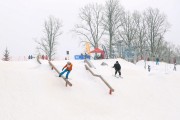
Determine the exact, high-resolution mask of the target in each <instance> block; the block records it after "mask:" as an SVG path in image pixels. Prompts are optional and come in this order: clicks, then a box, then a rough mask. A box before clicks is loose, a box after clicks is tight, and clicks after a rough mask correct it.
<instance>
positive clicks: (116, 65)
mask: <svg viewBox="0 0 180 120" xmlns="http://www.w3.org/2000/svg"><path fill="white" fill-rule="evenodd" d="M113 68H114V69H115V76H116V74H117V72H118V73H119V77H121V65H120V64H119V62H118V61H116V63H115V64H114V66H113Z"/></svg>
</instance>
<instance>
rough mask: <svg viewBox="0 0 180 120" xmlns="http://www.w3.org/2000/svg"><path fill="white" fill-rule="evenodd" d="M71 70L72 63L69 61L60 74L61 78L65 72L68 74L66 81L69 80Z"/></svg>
mask: <svg viewBox="0 0 180 120" xmlns="http://www.w3.org/2000/svg"><path fill="white" fill-rule="evenodd" d="M64 69H65V70H64ZM71 70H72V63H71V62H69V61H68V62H67V64H66V65H65V66H64V67H63V69H62V72H61V73H60V74H59V77H61V76H62V75H63V74H64V73H65V72H67V73H66V79H68V76H69V73H70V72H71Z"/></svg>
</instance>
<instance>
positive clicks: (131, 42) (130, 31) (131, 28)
mask: <svg viewBox="0 0 180 120" xmlns="http://www.w3.org/2000/svg"><path fill="white" fill-rule="evenodd" d="M123 17H124V22H123V24H122V27H121V29H119V34H118V35H119V39H122V40H123V42H124V43H125V44H126V46H127V48H128V50H130V49H132V47H133V49H135V48H134V47H136V45H135V44H136V42H135V40H136V37H137V26H136V24H135V21H134V20H133V16H132V14H131V13H130V12H126V13H125V14H124V16H123Z"/></svg>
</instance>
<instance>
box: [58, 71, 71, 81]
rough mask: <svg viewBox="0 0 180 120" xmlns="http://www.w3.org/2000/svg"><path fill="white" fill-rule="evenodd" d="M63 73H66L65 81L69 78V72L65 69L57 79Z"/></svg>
mask: <svg viewBox="0 0 180 120" xmlns="http://www.w3.org/2000/svg"><path fill="white" fill-rule="evenodd" d="M65 72H67V73H66V79H68V76H69V73H70V71H69V70H67V69H65V70H64V71H62V72H61V73H60V74H59V77H61V76H62V75H63V74H64V73H65Z"/></svg>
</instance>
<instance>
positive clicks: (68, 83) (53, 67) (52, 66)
mask: <svg viewBox="0 0 180 120" xmlns="http://www.w3.org/2000/svg"><path fill="white" fill-rule="evenodd" d="M49 65H50V66H51V68H52V70H53V69H54V70H55V71H56V72H57V73H58V74H59V73H60V72H59V70H58V69H57V68H56V67H55V66H54V65H53V64H52V63H51V61H49ZM62 78H63V77H62ZM63 80H64V81H65V82H66V87H67V85H69V86H72V83H70V82H69V81H68V80H66V79H65V78H63Z"/></svg>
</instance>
